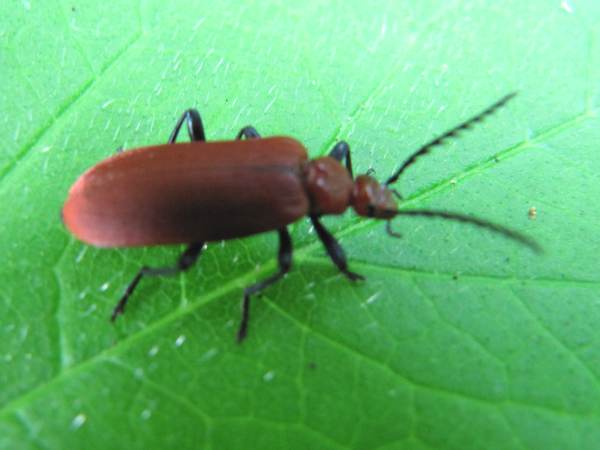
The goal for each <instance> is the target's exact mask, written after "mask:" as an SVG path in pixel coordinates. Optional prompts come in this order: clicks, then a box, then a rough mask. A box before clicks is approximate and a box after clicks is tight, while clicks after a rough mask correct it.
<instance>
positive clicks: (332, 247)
mask: <svg viewBox="0 0 600 450" xmlns="http://www.w3.org/2000/svg"><path fill="white" fill-rule="evenodd" d="M310 220H311V222H312V224H313V226H314V227H315V230H316V231H317V235H318V236H319V239H321V242H323V245H324V246H325V250H327V254H328V255H329V257H330V258H331V260H332V261H333V263H334V264H335V265H336V266H337V267H338V269H340V271H341V272H342V273H343V274H344V275H346V277H348V278H349V279H350V280H351V281H356V280H364V279H365V277H363V276H362V275H360V274H358V273H354V272H351V271H350V270H348V263H347V262H346V255H345V253H344V249H343V248H342V246H341V245H340V244H339V242H338V241H337V240H336V239H335V237H333V235H332V234H331V233H330V232H329V231H327V229H326V228H325V227H324V226H323V224H322V223H321V222H320V221H319V218H318V217H317V216H310Z"/></svg>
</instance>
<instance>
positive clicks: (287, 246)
mask: <svg viewBox="0 0 600 450" xmlns="http://www.w3.org/2000/svg"><path fill="white" fill-rule="evenodd" d="M278 231H279V254H278V257H277V259H278V263H279V270H278V272H277V273H275V274H273V275H271V276H270V277H268V278H266V279H264V280H262V281H259V282H258V283H255V284H253V285H251V286H248V287H247V288H246V289H245V290H244V300H243V301H242V319H241V321H240V327H239V329H238V333H237V341H238V343H241V342H242V341H243V340H244V339H245V338H246V335H247V333H248V323H249V321H250V298H251V296H252V295H254V294H257V293H259V292H260V291H262V290H263V289H265V288H266V287H268V286H270V285H272V284H273V283H276V282H277V281H278V280H280V279H281V278H283V276H284V275H285V274H286V273H287V272H289V270H290V268H291V267H292V238H291V237H290V233H289V232H288V230H287V228H285V227H284V228H281V229H279V230H278Z"/></svg>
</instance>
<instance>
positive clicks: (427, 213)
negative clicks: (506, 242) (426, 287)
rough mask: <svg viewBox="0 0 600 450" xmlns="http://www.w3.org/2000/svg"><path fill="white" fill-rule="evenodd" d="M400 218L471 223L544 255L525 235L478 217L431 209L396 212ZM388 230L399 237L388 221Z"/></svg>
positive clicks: (535, 243)
mask: <svg viewBox="0 0 600 450" xmlns="http://www.w3.org/2000/svg"><path fill="white" fill-rule="evenodd" d="M394 212H395V213H396V215H398V216H421V217H439V218H442V219H448V220H455V221H457V222H463V223H470V224H471V225H475V226H478V227H481V228H486V229H488V230H490V231H493V232H495V233H499V234H501V235H503V236H504V237H507V238H509V239H512V240H513V241H517V242H520V243H521V244H523V245H526V246H527V247H529V248H530V249H531V250H533V251H534V252H536V253H542V247H541V246H540V245H539V244H538V243H537V242H536V241H534V240H533V239H531V238H530V237H528V236H525V235H524V234H521V233H519V232H518V231H515V230H511V229H510V228H506V227H503V226H502V225H498V224H496V223H493V222H489V221H487V220H484V219H479V218H477V217H471V216H467V215H464V214H458V213H453V212H447V211H436V210H431V209H407V210H404V211H403V210H400V211H394ZM386 230H387V232H388V234H389V235H391V236H394V237H397V236H396V235H397V234H398V233H396V232H394V231H393V230H392V228H391V224H390V222H389V221H388V226H387V227H386Z"/></svg>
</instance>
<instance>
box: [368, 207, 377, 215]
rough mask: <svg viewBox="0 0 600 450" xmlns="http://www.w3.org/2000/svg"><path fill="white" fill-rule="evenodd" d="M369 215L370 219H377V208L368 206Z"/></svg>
mask: <svg viewBox="0 0 600 450" xmlns="http://www.w3.org/2000/svg"><path fill="white" fill-rule="evenodd" d="M367 215H368V216H369V217H375V207H374V206H373V205H369V206H367Z"/></svg>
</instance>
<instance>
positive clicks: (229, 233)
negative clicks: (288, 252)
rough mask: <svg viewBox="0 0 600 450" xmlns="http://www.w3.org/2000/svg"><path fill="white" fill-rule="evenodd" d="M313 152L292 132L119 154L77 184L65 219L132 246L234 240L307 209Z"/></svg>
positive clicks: (99, 242) (84, 234)
mask: <svg viewBox="0 0 600 450" xmlns="http://www.w3.org/2000/svg"><path fill="white" fill-rule="evenodd" d="M306 159H307V155H306V150H305V149H304V147H303V146H302V144H300V143H299V142H298V141H296V140H294V139H291V138H283V137H274V138H264V139H249V140H244V141H224V142H192V143H185V144H167V145H159V146H154V147H145V148H140V149H137V150H131V151H127V152H124V153H121V154H118V155H115V156H113V157H111V158H109V159H107V160H105V161H102V162H101V163H99V164H97V165H96V166H94V167H92V168H91V169H89V170H88V171H87V172H85V173H84V174H83V175H82V176H81V177H80V178H79V179H78V180H77V182H76V183H75V184H74V185H73V187H72V188H71V191H70V192H69V197H68V199H67V201H66V203H65V206H64V208H63V219H64V222H65V225H66V226H67V227H68V228H69V230H70V231H71V232H72V233H73V234H74V235H75V236H77V237H78V238H79V239H80V240H82V241H84V242H87V243H89V244H92V245H96V246H100V247H132V246H143V245H161V244H178V243H189V242H197V241H215V240H221V239H232V238H239V237H244V236H248V235H251V234H256V233H260V232H263V231H269V230H276V229H278V228H281V227H283V226H285V225H287V224H289V223H291V222H294V221H295V220H297V219H298V218H300V217H302V216H303V215H305V214H306V213H307V212H308V208H309V203H308V198H307V196H306V193H305V190H304V186H303V184H302V178H301V172H302V167H303V165H304V164H305V161H306Z"/></svg>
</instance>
